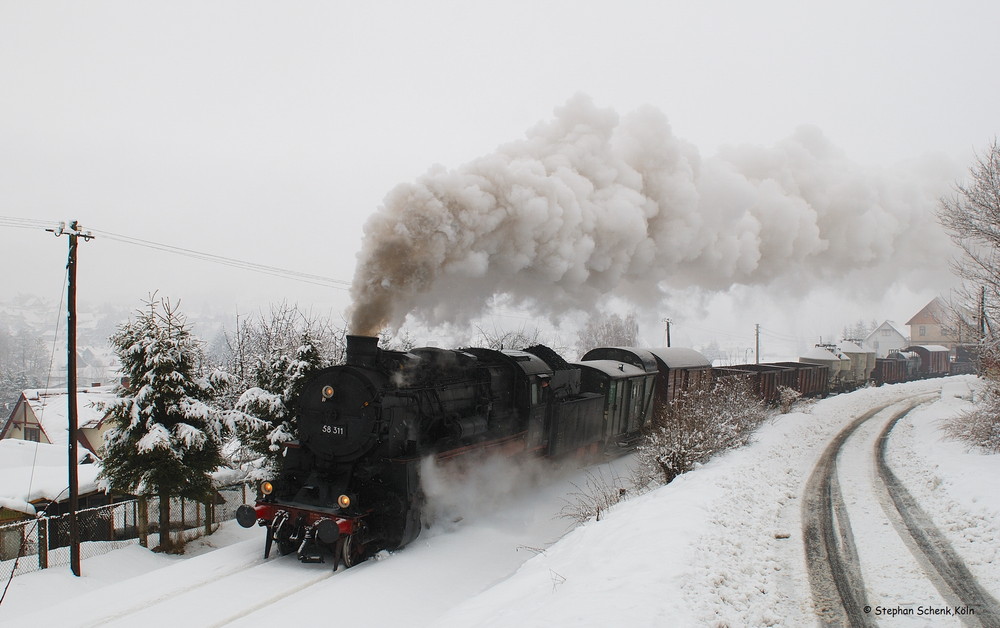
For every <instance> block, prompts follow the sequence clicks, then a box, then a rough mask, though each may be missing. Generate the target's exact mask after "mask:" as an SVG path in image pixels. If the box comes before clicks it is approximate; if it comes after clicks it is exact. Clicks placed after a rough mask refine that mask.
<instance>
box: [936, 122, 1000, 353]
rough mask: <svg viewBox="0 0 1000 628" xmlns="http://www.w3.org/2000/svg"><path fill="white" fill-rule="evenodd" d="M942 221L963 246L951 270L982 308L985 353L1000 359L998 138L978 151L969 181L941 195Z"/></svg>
mask: <svg viewBox="0 0 1000 628" xmlns="http://www.w3.org/2000/svg"><path fill="white" fill-rule="evenodd" d="M938 220H939V221H940V222H941V225H942V226H943V227H944V228H945V229H946V230H947V231H948V232H949V234H950V235H951V239H952V240H953V241H954V242H955V244H956V245H957V246H958V247H959V248H960V249H961V250H962V255H961V257H960V258H959V259H957V260H954V261H953V263H952V269H953V270H954V272H955V274H956V275H958V276H959V277H961V278H962V280H963V281H964V285H965V290H964V294H963V295H962V299H961V300H962V301H963V302H964V303H962V305H963V306H964V308H965V309H966V310H967V311H972V312H978V314H977V315H976V318H977V319H978V320H977V321H976V322H977V323H978V324H979V325H978V326H979V328H980V330H981V331H983V332H985V333H984V334H983V336H984V338H983V340H984V346H983V347H982V350H983V351H984V355H985V356H992V357H993V358H994V360H993V361H996V360H995V359H996V357H998V346H997V341H996V340H997V333H996V330H995V329H994V325H993V324H992V321H995V320H997V314H998V313H1000V143H998V140H997V139H996V138H994V140H993V142H992V143H991V144H990V145H989V146H988V147H987V149H986V151H985V152H984V153H981V154H977V155H976V157H975V159H974V161H973V163H972V166H971V167H970V168H969V178H968V181H966V182H963V183H957V184H956V185H955V194H954V195H953V196H951V197H946V198H943V199H941V204H940V207H939V209H938Z"/></svg>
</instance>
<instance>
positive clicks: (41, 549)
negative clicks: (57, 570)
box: [38, 517, 49, 569]
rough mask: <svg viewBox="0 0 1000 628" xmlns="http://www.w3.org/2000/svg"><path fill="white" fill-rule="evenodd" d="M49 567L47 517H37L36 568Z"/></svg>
mask: <svg viewBox="0 0 1000 628" xmlns="http://www.w3.org/2000/svg"><path fill="white" fill-rule="evenodd" d="M48 567H49V518H48V517H39V518H38V568H39V569H48Z"/></svg>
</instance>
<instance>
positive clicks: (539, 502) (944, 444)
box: [0, 376, 1000, 628]
mask: <svg viewBox="0 0 1000 628" xmlns="http://www.w3.org/2000/svg"><path fill="white" fill-rule="evenodd" d="M975 383H976V380H975V378H973V377H970V376H962V377H954V378H946V379H944V380H932V381H925V382H915V383H910V384H904V385H898V386H885V387H882V388H878V389H866V390H862V391H858V392H855V393H852V394H849V395H840V396H837V397H833V398H830V399H827V400H823V401H820V402H816V403H812V404H805V405H803V406H801V408H800V409H799V411H797V412H793V413H790V414H787V415H781V416H779V417H777V418H776V419H775V420H774V421H773V422H772V423H771V424H769V425H766V426H765V427H764V428H763V429H762V430H761V431H760V432H759V434H758V437H757V440H756V442H755V443H754V444H752V445H751V446H749V447H746V448H744V449H742V450H739V451H735V452H730V453H729V454H727V455H724V456H721V457H719V458H717V459H716V460H713V461H711V462H710V463H708V464H706V465H704V466H703V467H701V468H699V469H697V470H695V471H693V472H691V473H688V474H686V475H684V476H681V477H680V478H678V479H677V480H675V481H674V482H672V483H671V484H670V485H668V486H666V487H663V488H661V489H658V490H656V491H652V492H649V493H647V494H645V495H642V496H639V497H636V498H633V499H631V500H629V501H627V502H625V503H622V504H619V505H618V506H616V507H615V508H613V509H612V510H611V511H610V512H608V513H606V514H605V515H604V516H602V518H601V520H599V521H595V520H591V521H589V522H587V523H585V524H583V525H581V526H578V527H575V528H572V529H571V525H570V521H569V520H567V519H565V518H560V517H559V516H558V514H559V512H560V510H561V509H562V508H563V507H564V506H565V505H566V500H567V499H570V500H571V499H572V494H573V493H576V492H579V490H580V487H583V486H584V485H585V484H586V482H587V475H586V473H585V472H580V471H577V472H570V473H565V474H562V475H558V476H556V477H549V478H547V479H546V480H544V481H541V482H535V481H534V480H533V479H532V477H533V476H532V474H530V473H524V474H522V475H521V476H518V478H517V480H516V481H513V482H512V481H511V480H510V479H509V476H507V475H506V474H503V475H501V474H500V473H499V471H496V472H494V471H493V470H491V471H490V473H486V474H484V476H485V477H486V478H493V480H497V479H499V478H501V477H502V478H503V479H504V482H503V483H502V489H501V490H490V486H489V485H490V483H489V482H486V481H481V482H475V481H473V482H471V486H472V489H473V490H470V491H460V490H459V489H458V488H455V487H453V489H454V490H452V491H444V492H442V493H441V495H442V496H449V497H451V498H452V499H451V501H450V503H449V504H447V507H446V511H447V512H448V513H449V514H450V515H451V516H450V517H448V518H443V520H444V521H446V525H440V524H439V525H436V526H435V527H434V528H432V529H431V530H428V531H426V532H425V534H424V535H422V536H421V537H420V538H419V539H418V540H417V541H416V542H415V543H414V544H413V545H411V546H410V547H408V548H406V549H405V550H403V551H401V552H397V553H395V554H392V555H387V556H381V557H379V560H372V561H369V562H367V563H364V564H362V565H360V566H358V567H355V568H353V569H350V570H347V571H341V572H338V573H335V574H334V573H332V572H331V571H330V569H329V566H328V565H302V564H299V563H298V562H297V561H296V560H295V559H294V557H291V556H289V557H283V558H277V557H272V558H271V559H269V560H268V561H263V560H262V558H261V551H262V545H263V539H262V536H263V532H262V531H261V530H260V529H258V528H255V529H251V530H243V529H240V528H238V527H236V526H235V524H234V523H230V524H227V525H225V526H223V528H222V530H221V531H220V532H218V533H216V534H215V535H212V536H211V537H209V538H207V539H204V540H201V541H197V542H195V543H192V544H191V545H190V546H189V554H188V555H186V556H183V557H168V556H159V555H155V554H152V553H150V552H149V551H147V550H144V549H141V548H139V547H130V548H126V549H123V550H118V551H115V552H112V553H110V554H107V555H104V556H99V557H96V558H93V559H89V560H86V561H85V562H84V564H83V577H81V578H74V577H73V576H72V575H71V574H70V573H69V570H68V568H56V569H49V570H46V571H44V572H38V573H33V574H28V575H24V576H19V577H17V578H15V579H14V581H13V582H12V584H11V586H10V590H9V591H8V592H7V596H6V599H5V600H4V602H3V605H2V606H0V624H4V625H7V624H8V623H11V625H14V624H13V623H12V622H14V621H16V622H17V625H30V624H32V623H35V622H38V623H42V622H44V623H45V624H46V625H49V624H52V625H60V626H88V625H93V626H96V625H121V626H128V625H144V626H161V625H162V626H168V625H169V626H177V625H183V626H185V627H186V628H191V627H195V626H221V625H233V626H265V625H275V624H278V625H283V624H289V623H292V622H294V623H299V622H310V623H312V622H314V621H318V619H317V618H322V621H321V623H323V624H327V623H333V622H337V623H338V624H344V625H361V624H360V623H359V622H364V625H374V626H380V625H392V624H400V625H407V626H446V627H451V626H454V627H459V626H462V627H466V626H601V627H604V626H609V625H628V626H674V625H676V626H704V625H717V626H723V625H729V626H744V625H751V626H754V625H756V626H759V625H788V626H792V625H795V626H797V625H810V624H814V623H815V621H814V619H813V614H812V608H811V601H810V599H811V598H810V589H809V583H808V578H807V575H806V565H805V559H804V554H803V549H802V547H803V543H802V532H801V527H802V526H801V501H802V499H801V497H802V489H803V486H804V483H805V479H806V478H807V477H808V475H809V473H810V472H811V470H812V468H813V466H814V464H815V462H816V459H817V457H818V456H819V454H820V452H821V451H822V450H823V448H824V447H825V446H826V444H827V442H828V441H829V440H830V438H831V437H832V436H833V435H834V434H836V433H837V432H838V431H839V430H840V429H841V428H842V427H843V426H844V425H846V424H847V423H849V422H850V420H851V419H852V418H854V417H857V416H859V415H860V414H862V413H863V412H864V411H865V410H866V409H868V408H870V407H873V406H876V405H882V404H885V403H888V402H891V401H893V400H895V399H901V398H903V397H907V396H911V395H913V394H914V393H919V392H926V391H938V390H941V391H942V394H941V398H940V400H938V401H935V402H933V403H932V404H930V405H926V406H923V407H922V408H920V409H918V410H916V411H915V412H912V413H910V414H909V415H908V416H907V417H905V418H904V419H903V420H902V421H901V422H900V423H899V424H898V425H897V427H896V429H895V430H894V431H893V434H892V436H891V437H890V446H889V461H890V464H891V466H892V468H893V470H894V471H895V472H896V474H897V475H899V476H900V477H901V479H902V480H903V481H904V483H905V485H906V487H907V489H909V491H910V492H911V493H913V495H914V496H915V497H916V498H917V499H918V500H919V502H920V505H921V507H923V508H924V509H925V510H926V511H927V513H928V514H929V515H930V516H931V518H932V519H933V520H934V522H935V524H936V525H937V526H938V527H939V528H940V529H941V530H942V531H943V532H945V534H947V535H948V537H949V539H950V540H951V543H952V545H953V546H955V549H956V550H957V551H958V552H959V553H960V554H961V555H962V556H963V558H964V559H965V560H966V563H967V564H968V566H969V568H970V570H972V572H973V573H974V574H975V575H976V576H977V577H978V578H979V580H980V582H981V583H982V584H983V586H984V587H985V588H986V589H987V590H989V591H994V592H996V591H1000V550H998V547H1000V524H998V523H997V522H1000V456H986V455H982V454H979V453H975V452H968V451H966V449H965V447H964V446H963V445H962V444H960V443H955V442H950V441H943V440H942V438H941V434H940V432H939V431H938V424H939V421H940V419H941V418H943V417H946V416H950V415H953V414H955V413H956V412H959V411H961V410H962V409H963V408H965V407H967V404H968V401H967V399H968V398H969V396H970V387H971V386H975ZM875 431H877V430H875ZM861 437H863V435H861ZM629 463H630V459H628V458H625V459H622V460H619V461H616V462H615V464H614V467H613V468H602V469H601V470H600V473H602V474H605V475H608V476H611V475H614V474H619V475H621V476H627V475H628V469H627V467H628V464H629ZM858 464H862V463H858ZM841 466H842V467H850V468H851V469H850V473H859V474H860V475H859V476H858V478H861V479H858V480H857V482H854V481H853V480H852V481H851V483H852V484H854V483H857V484H862V483H863V480H864V478H865V474H868V475H871V474H873V473H874V472H873V471H870V470H869V471H865V470H863V469H862V470H859V469H857V468H853V467H856V466H858V465H853V466H852V465H851V464H850V463H849V461H848V459H847V456H846V454H845V457H844V459H843V460H842V462H841ZM591 473H595V471H594V470H591ZM843 481H844V480H843V479H842V482H843ZM494 483H495V482H494ZM852 495H853V497H852ZM845 499H846V500H847V501H849V502H850V501H851V500H854V501H855V502H857V501H859V500H860V501H864V499H865V498H864V496H863V493H859V494H853V493H852V494H848V490H847V489H846V488H845ZM871 499H874V498H871ZM862 506H865V504H862ZM868 506H870V507H871V509H873V510H878V509H879V508H880V506H879V505H877V504H868ZM876 514H877V513H875V512H873V513H872V517H871V519H870V520H869V519H868V518H867V517H865V516H860V515H859V516H857V517H855V516H854V513H853V511H852V521H851V523H852V526H854V534H855V538H856V539H858V547H859V549H861V550H862V551H863V552H867V553H868V554H869V555H868V556H862V570H863V571H864V570H866V569H868V570H871V569H872V565H877V567H875V568H876V569H878V570H879V572H880V573H879V578H878V581H877V583H876V586H877V589H878V592H877V596H878V598H877V599H874V598H873V599H872V603H873V604H878V605H881V606H884V607H896V606H900V605H921V604H922V605H925V606H929V605H937V604H939V603H940V601H939V600H934V599H926V600H924V599H914V598H913V596H914V595H921V594H920V593H919V591H920V590H921V589H920V588H919V587H918V588H913V587H910V586H909V585H905V582H904V581H906V580H907V579H912V578H913V577H914V574H913V570H914V569H915V568H914V567H913V566H912V565H907V564H903V562H902V561H899V562H898V564H897V562H896V561H894V560H893V559H892V557H891V555H890V554H889V553H888V552H889V549H886V550H885V553H883V552H882V551H881V550H880V548H879V547H875V548H874V549H872V544H871V543H869V544H867V545H866V544H865V541H864V539H865V538H866V537H868V536H869V535H870V534H875V532H876V531H877V530H875V529H873V528H879V529H881V528H885V527H886V526H888V525H889V524H888V523H885V522H884V521H882V520H879V519H878V518H877V517H876V516H875V515H876ZM567 530H568V533H567ZM897 556H898V555H897ZM914 564H915V563H914ZM894 569H896V570H898V571H899V576H898V577H897V576H893V570H894ZM866 579H867V574H866ZM896 580H898V585H899V586H898V587H896V586H895V585H894V582H896ZM927 591H928V592H927V596H929V597H932V592H930V590H929V589H927ZM870 595H873V596H874V595H875V594H870ZM907 619H909V620H911V621H905V622H899V624H898V625H906V626H921V625H940V622H938V621H937V620H935V621H934V622H931V621H927V622H922V621H921V620H920V619H918V618H912V617H909V618H907ZM880 621H881V619H880Z"/></svg>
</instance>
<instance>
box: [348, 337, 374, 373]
mask: <svg viewBox="0 0 1000 628" xmlns="http://www.w3.org/2000/svg"><path fill="white" fill-rule="evenodd" d="M377 359H378V337H377V336H351V335H348V336H347V360H346V362H347V365H348V366H367V367H372V366H375V361H376V360H377Z"/></svg>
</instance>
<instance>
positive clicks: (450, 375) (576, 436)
mask: <svg viewBox="0 0 1000 628" xmlns="http://www.w3.org/2000/svg"><path fill="white" fill-rule="evenodd" d="M914 349H916V348H914ZM939 349H941V350H944V351H947V350H946V349H944V348H943V347H942V348H939ZM911 353H912V355H913V356H916V357H918V358H919V357H920V356H917V354H916V353H914V352H911ZM939 353H940V351H937V350H936V349H935V351H933V354H934V357H937V358H939V357H940V356H939V355H937V354H939ZM849 354H850V352H849V351H848V352H846V353H838V354H837V355H835V356H834V357H833V358H829V359H828V358H827V357H826V356H825V355H813V356H804V357H803V358H802V361H800V362H782V363H776V364H763V365H760V364H755V365H743V366H737V367H726V368H713V367H712V365H711V363H710V362H709V361H708V360H707V359H706V358H705V357H704V356H702V355H701V354H700V353H698V352H697V351H693V350H691V349H685V348H669V347H668V348H659V349H638V348H626V347H605V348H597V349H593V350H591V351H590V352H588V353H587V354H585V355H584V356H583V359H582V360H581V361H579V362H576V363H567V362H566V361H565V360H563V359H562V358H561V357H560V356H559V355H558V354H557V353H556V352H554V351H552V350H551V349H549V348H547V347H545V346H542V345H538V346H535V347H529V348H527V349H525V350H523V351H512V350H492V349H482V348H476V349H462V350H445V349H438V348H429V347H428V348H420V349H413V350H411V351H408V352H401V351H389V350H383V349H381V348H379V347H378V339H377V338H373V337H367V336H348V337H347V351H346V359H345V363H344V364H342V365H338V366H333V367H330V368H327V369H325V370H322V371H320V372H319V373H317V374H316V375H315V376H314V377H313V378H312V379H311V380H310V381H309V382H308V383H307V384H306V386H305V387H304V389H303V391H302V393H301V396H300V398H299V415H298V440H296V441H292V442H290V443H287V444H286V446H285V450H284V452H283V459H282V465H281V467H282V468H281V471H280V473H279V475H278V477H276V478H275V479H274V480H273V481H272V482H264V483H263V484H262V485H261V487H260V493H259V497H258V499H257V502H256V505H255V506H249V505H244V506H241V507H240V508H239V509H238V511H237V514H236V518H237V521H238V522H239V523H240V525H242V526H244V527H248V528H249V527H252V526H253V525H255V524H257V525H260V526H262V527H264V528H266V529H267V534H266V536H265V548H264V556H265V558H266V557H268V556H269V555H270V552H271V549H272V546H273V545H274V544H275V543H276V544H277V545H278V549H279V551H280V552H281V553H282V554H289V553H292V552H296V553H297V555H298V558H299V559H300V560H301V561H303V562H322V561H324V560H326V559H327V558H330V557H332V559H333V562H334V565H335V566H338V565H339V563H340V562H341V561H342V562H343V563H344V564H345V565H346V566H347V567H350V566H352V565H354V564H356V563H358V562H360V561H363V560H365V559H366V558H368V557H369V556H371V555H373V554H374V553H376V552H378V551H380V550H383V549H389V550H392V549H397V548H400V547H403V546H405V545H406V544H408V543H410V542H411V541H413V540H414V539H415V538H416V537H417V535H418V534H419V532H420V528H421V516H420V509H421V502H422V493H421V488H420V477H419V475H420V474H419V471H420V465H421V463H422V461H424V460H427V459H434V460H436V461H439V462H460V461H473V460H475V457H476V456H480V455H487V454H491V453H497V454H500V455H504V456H518V455H533V456H540V457H548V458H564V457H568V456H574V455H576V456H596V455H598V454H615V453H620V452H624V451H627V450H629V449H630V448H631V446H632V445H634V443H635V442H636V441H637V440H638V438H639V435H640V431H641V429H642V427H643V426H644V425H645V424H646V422H647V421H648V419H649V417H650V415H651V413H652V411H653V408H654V407H657V406H659V405H662V404H667V403H669V402H670V401H672V400H673V399H675V398H676V397H677V396H678V395H679V394H681V393H682V392H683V391H684V390H687V389H690V388H694V387H700V386H706V385H708V384H709V383H711V382H712V381H715V380H716V379H718V378H719V377H743V378H746V379H748V380H749V381H750V385H751V386H752V389H753V390H756V391H757V393H758V394H759V395H760V396H761V397H762V398H763V399H764V400H766V401H775V400H776V399H777V397H778V391H779V390H780V387H782V386H787V387H789V388H792V389H795V390H798V391H799V392H800V394H803V395H816V396H825V395H826V394H827V393H828V392H830V391H831V390H837V389H838V388H841V387H844V385H845V383H847V382H848V380H847V379H845V378H846V377H847V376H848V374H849V373H854V371H855V370H857V371H858V373H863V375H859V376H861V377H863V378H864V379H865V380H868V379H869V378H872V379H874V380H881V381H875V383H883V382H886V383H891V382H892V381H904V380H907V379H912V378H913V377H914V376H934V375H940V374H946V373H947V363H945V364H944V365H943V366H942V365H941V364H938V363H937V362H938V361H939V360H937V361H934V360H930V357H931V354H928V357H927V358H925V359H924V361H925V362H927V368H925V372H924V373H923V374H922V375H921V374H920V373H918V372H914V373H898V374H897V373H896V370H894V369H888V366H891V365H894V364H897V363H899V360H891V361H889V362H886V365H888V366H885V365H881V364H880V365H878V368H875V369H872V368H869V367H867V362H868V356H866V355H859V356H851V355H849ZM872 357H874V356H872ZM852 358H853V360H854V361H856V362H858V364H859V369H853V367H852V366H851V365H852V364H853V362H852ZM900 359H903V358H902V357H901V358H900ZM861 360H864V362H865V366H863V367H862V366H861ZM842 367H843V368H842ZM883 367H884V368H883ZM900 368H906V367H900ZM942 369H943V370H942ZM841 371H843V373H840V372H841ZM897 375H898V379H897ZM851 377H854V375H851Z"/></svg>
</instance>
